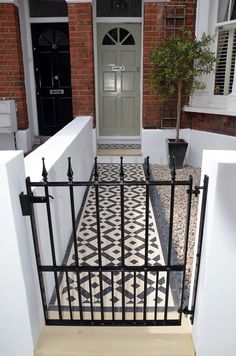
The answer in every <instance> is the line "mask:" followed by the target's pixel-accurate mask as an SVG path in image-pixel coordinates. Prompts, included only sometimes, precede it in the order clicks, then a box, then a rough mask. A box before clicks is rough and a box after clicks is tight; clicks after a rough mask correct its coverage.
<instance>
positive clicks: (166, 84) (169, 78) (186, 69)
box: [149, 30, 216, 100]
mask: <svg viewBox="0 0 236 356" xmlns="http://www.w3.org/2000/svg"><path fill="white" fill-rule="evenodd" d="M212 41H213V38H212V36H209V35H206V34H203V35H202V37H201V39H200V40H198V39H196V38H192V37H191V33H190V32H188V31H186V30H181V34H180V36H179V37H170V38H166V39H165V40H164V43H163V44H162V45H157V46H155V48H153V50H152V52H151V55H150V59H151V65H152V71H151V75H150V77H149V86H150V87H151V88H153V89H154V90H155V91H156V92H157V93H158V94H159V95H160V97H161V98H162V99H163V100H165V99H168V98H169V97H172V96H173V95H175V94H176V93H177V90H178V85H179V83H180V82H181V95H182V94H190V93H192V92H193V91H196V90H203V89H204V88H205V84H204V83H203V82H201V81H200V80H199V77H201V75H204V74H209V73H210V72H211V71H212V70H213V69H214V64H215V62H216V57H215V55H214V53H213V52H211V50H210V45H211V44H212Z"/></svg>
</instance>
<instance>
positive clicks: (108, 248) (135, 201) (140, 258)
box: [50, 164, 173, 312]
mask: <svg viewBox="0 0 236 356" xmlns="http://www.w3.org/2000/svg"><path fill="white" fill-rule="evenodd" d="M119 171H120V166H119V165H117V164H101V165H99V179H100V180H103V181H115V180H119ZM124 174H125V180H130V181H132V180H144V172H143V167H142V165H141V164H124ZM145 201H146V197H145V187H144V186H131V187H125V188H124V236H125V244H124V245H125V253H124V256H125V265H126V266H143V265H144V261H145V214H146V206H145ZM149 207H150V208H149V244H148V263H149V265H151V266H152V265H164V264H165V262H164V257H163V253H162V250H161V244H160V241H159V236H158V232H157V228H156V223H155V218H154V214H153V210H152V205H151V202H150V204H149ZM99 212H100V231H101V259H102V265H103V266H109V267H110V266H111V267H112V266H119V265H120V263H121V228H120V224H121V217H120V216H121V207H120V187H115V186H109V187H99ZM77 248H78V258H79V264H80V266H98V264H99V260H98V241H97V219H96V204H95V189H94V187H91V188H90V189H89V191H88V195H87V199H86V202H85V205H84V209H83V212H82V215H81V219H80V222H79V225H78V228H77ZM66 264H67V265H74V264H75V253H74V246H73V244H71V249H70V252H69V255H68V258H67V262H66ZM61 277H62V280H61V283H60V295H61V305H62V307H64V308H69V306H70V305H71V307H72V308H74V310H79V306H80V303H79V299H81V301H82V306H83V310H84V311H86V310H88V311H89V310H90V308H91V304H92V305H93V308H94V311H96V310H97V311H99V310H100V308H101V303H102V304H103V306H104V309H105V310H106V311H111V310H113V311H114V310H115V311H120V310H121V307H122V303H124V302H125V310H126V311H127V312H129V311H132V310H133V307H134V305H135V306H136V310H137V311H142V310H143V305H144V290H145V279H146V281H147V286H146V292H147V310H149V311H153V310H154V308H155V305H156V304H157V306H158V308H159V307H160V308H161V307H162V309H163V307H164V305H165V298H166V272H159V273H157V272H147V274H146V276H145V272H135V274H134V272H124V273H123V276H122V272H119V271H115V272H103V273H102V274H101V275H100V274H99V272H90V273H89V272H81V273H80V275H79V283H78V275H77V274H76V273H74V272H69V273H68V278H67V277H66V274H65V273H64V274H63V275H62V276H61ZM122 284H124V286H125V288H124V290H123V288H122ZM156 286H158V289H157V288H156ZM156 289H157V292H156ZM101 292H102V295H103V298H102V300H101ZM54 294H55V293H54ZM122 298H123V300H122ZM168 304H169V305H172V306H173V298H172V294H171V291H170V293H169V303H168ZM56 306H57V299H56V297H55V295H54V298H52V300H51V305H50V307H51V309H52V310H53V307H56Z"/></svg>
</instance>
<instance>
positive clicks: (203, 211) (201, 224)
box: [190, 175, 209, 324]
mask: <svg viewBox="0 0 236 356" xmlns="http://www.w3.org/2000/svg"><path fill="white" fill-rule="evenodd" d="M208 183H209V177H208V176H206V175H205V176H204V180H203V195H202V204H201V215H200V222H199V234H198V247H197V260H196V273H195V281H194V289H193V302H192V308H191V311H192V315H191V317H190V320H191V323H192V324H193V323H194V315H195V306H196V299H197V287H198V280H199V272H200V263H201V254H202V242H203V232H204V223H205V214H206V202H207V192H208Z"/></svg>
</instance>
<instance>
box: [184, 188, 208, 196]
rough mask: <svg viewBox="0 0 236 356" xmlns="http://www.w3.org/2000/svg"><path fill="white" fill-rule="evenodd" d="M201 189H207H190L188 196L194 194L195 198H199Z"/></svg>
mask: <svg viewBox="0 0 236 356" xmlns="http://www.w3.org/2000/svg"><path fill="white" fill-rule="evenodd" d="M201 189H205V187H204V186H202V187H200V186H198V185H196V186H195V189H192V190H190V189H188V190H187V194H194V195H195V197H198V195H199V194H200V190H201Z"/></svg>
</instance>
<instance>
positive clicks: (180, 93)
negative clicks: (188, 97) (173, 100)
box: [175, 80, 182, 141]
mask: <svg viewBox="0 0 236 356" xmlns="http://www.w3.org/2000/svg"><path fill="white" fill-rule="evenodd" d="M177 86H178V101H177V121H176V137H175V141H179V129H180V119H181V95H182V81H181V80H179V81H178V84H177Z"/></svg>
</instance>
